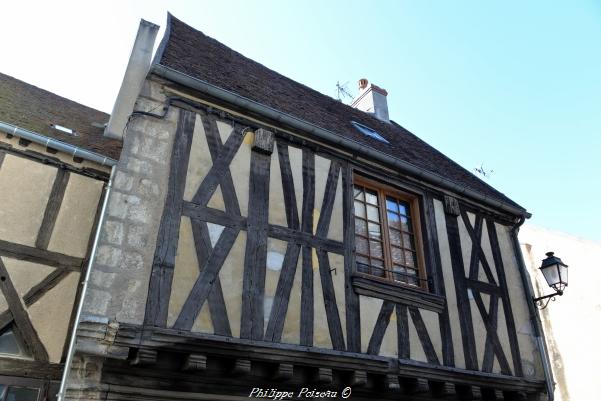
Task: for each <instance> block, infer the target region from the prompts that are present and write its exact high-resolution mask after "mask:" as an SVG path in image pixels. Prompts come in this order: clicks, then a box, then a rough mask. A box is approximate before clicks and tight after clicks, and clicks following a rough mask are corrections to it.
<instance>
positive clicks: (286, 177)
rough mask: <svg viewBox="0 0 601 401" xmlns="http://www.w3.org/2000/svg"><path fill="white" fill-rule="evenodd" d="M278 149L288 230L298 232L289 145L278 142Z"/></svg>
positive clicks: (298, 225) (298, 223) (298, 224)
mask: <svg viewBox="0 0 601 401" xmlns="http://www.w3.org/2000/svg"><path fill="white" fill-rule="evenodd" d="M277 149H278V158H279V162H280V175H281V177H282V190H283V192H284V207H285V209H286V221H287V223H288V228H291V229H293V230H298V229H299V228H300V222H299V218H298V206H297V204H296V192H295V189H294V179H293V178H292V168H291V167H290V156H289V155H288V145H286V144H284V143H282V142H279V141H278V142H277Z"/></svg>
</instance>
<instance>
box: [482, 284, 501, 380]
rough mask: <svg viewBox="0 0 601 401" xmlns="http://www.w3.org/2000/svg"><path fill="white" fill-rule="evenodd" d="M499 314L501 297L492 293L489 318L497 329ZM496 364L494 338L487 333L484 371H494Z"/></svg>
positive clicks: (483, 362) (483, 363)
mask: <svg viewBox="0 0 601 401" xmlns="http://www.w3.org/2000/svg"><path fill="white" fill-rule="evenodd" d="M498 314H499V297H498V296H497V295H494V294H491V295H490V302H489V307H488V316H487V317H488V320H489V321H490V325H491V327H492V328H493V329H494V330H495V331H496V330H497V324H498ZM493 365H494V351H493V346H492V340H491V338H490V334H488V333H486V344H485V345H484V358H483V360H482V371H484V372H489V373H490V372H492V369H493Z"/></svg>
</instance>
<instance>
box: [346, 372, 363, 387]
mask: <svg viewBox="0 0 601 401" xmlns="http://www.w3.org/2000/svg"><path fill="white" fill-rule="evenodd" d="M350 384H351V386H353V387H363V386H365V385H366V384H367V372H366V371H364V370H355V371H353V372H351V380H350Z"/></svg>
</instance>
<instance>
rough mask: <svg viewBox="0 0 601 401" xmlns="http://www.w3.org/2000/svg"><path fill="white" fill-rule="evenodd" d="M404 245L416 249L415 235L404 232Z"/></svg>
mask: <svg viewBox="0 0 601 401" xmlns="http://www.w3.org/2000/svg"><path fill="white" fill-rule="evenodd" d="M403 246H404V247H405V248H408V249H412V250H414V249H415V245H414V244H413V236H412V235H411V234H407V233H403Z"/></svg>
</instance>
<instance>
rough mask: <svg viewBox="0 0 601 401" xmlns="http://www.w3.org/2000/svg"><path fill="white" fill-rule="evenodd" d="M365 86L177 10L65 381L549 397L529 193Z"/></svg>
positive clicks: (195, 393)
mask: <svg viewBox="0 0 601 401" xmlns="http://www.w3.org/2000/svg"><path fill="white" fill-rule="evenodd" d="M142 36H143V35H142ZM140 37H141V36H140V35H139V38H140ZM148 47H150V48H152V44H150V46H148V43H147V44H146V48H148ZM136 54H137V52H136V48H135V47H134V51H133V53H132V60H133V57H134V55H136ZM141 59H143V58H141ZM134 64H135V63H134V62H130V67H132V68H134V67H133V66H134ZM307 64H310V61H308V62H307ZM138 67H140V66H139V65H138ZM142 67H143V66H142ZM147 68H148V67H147ZM142 70H143V68H142ZM127 76H129V77H130V79H132V78H131V77H134V76H136V74H135V73H133V72H132V73H131V74H128V73H126V77H127ZM128 84H129V86H133V87H136V85H132V82H129V83H128ZM360 85H361V92H360V96H359V97H358V98H357V99H356V101H355V102H354V103H353V106H354V107H351V106H348V105H345V104H343V103H341V102H339V101H336V100H334V99H332V98H330V97H328V96H325V95H322V94H321V93H318V92H316V91H314V90H312V89H310V88H308V87H306V86H304V85H301V84H299V83H297V82H295V81H293V80H291V79H289V78H287V77H284V76H282V75H280V74H278V73H277V72H275V71H272V70H270V69H268V68H266V67H265V66H263V65H261V64H259V63H257V62H255V61H253V60H250V59H248V58H246V57H244V56H243V55H241V54H239V53H237V52H235V51H234V50H232V49H229V48H228V47H226V46H224V45H223V44H221V43H219V42H218V41H216V40H214V39H212V38H209V37H207V36H205V35H204V34H203V33H201V32H199V31H197V30H195V29H194V28H192V27H190V26H188V25H186V24H184V23H183V22H181V21H179V20H177V19H176V18H174V17H171V16H170V17H169V19H168V24H167V29H166V33H165V36H164V37H163V39H162V42H161V44H160V46H159V48H158V51H157V54H156V55H155V57H154V61H153V62H152V65H151V66H150V70H149V72H148V74H143V75H142V76H141V80H140V85H139V87H141V88H142V89H141V91H140V92H139V93H135V96H134V99H135V100H136V102H135V105H133V104H132V107H133V109H129V110H128V109H127V102H123V104H122V105H120V104H119V102H118V104H117V105H116V110H117V111H118V112H119V113H121V114H126V115H128V118H127V119H126V122H127V123H126V124H124V125H123V126H119V124H115V126H113V127H112V128H111V124H109V129H107V131H106V134H107V135H109V136H111V137H117V138H121V139H122V140H123V152H122V157H121V159H120V161H119V163H118V164H117V166H116V167H115V175H114V176H113V192H112V193H111V195H110V199H109V202H108V207H107V213H106V220H105V223H104V225H103V227H102V230H101V231H102V232H101V235H100V239H99V243H98V249H97V258H96V260H95V263H94V264H93V270H92V272H91V279H90V283H89V285H90V288H89V292H88V295H87V296H86V298H85V304H84V309H83V311H84V314H83V315H82V319H81V323H80V325H79V327H78V330H77V336H78V345H77V353H76V358H75V360H74V364H73V367H72V370H71V377H70V379H69V382H68V388H69V391H68V393H67V398H68V399H82V400H83V399H85V400H88V399H103V400H104V399H108V400H174V399H178V400H180V399H181V400H199V399H206V400H217V399H220V400H235V399H240V400H242V399H247V398H248V397H249V395H250V396H251V397H255V398H259V393H257V392H254V393H253V392H252V391H253V389H256V388H258V389H263V390H269V389H278V390H279V391H292V392H294V394H295V397H298V395H299V394H298V393H299V391H300V390H301V389H302V388H308V389H311V390H312V389H317V390H319V391H328V390H329V391H337V392H338V399H340V397H341V395H342V394H341V392H342V391H343V389H345V388H346V387H350V389H351V391H352V395H351V396H350V398H351V399H356V400H361V399H378V400H388V399H390V400H392V399H403V400H410V399H411V400H413V399H415V400H434V399H447V400H463V399H483V400H518V399H529V400H537V399H543V398H545V397H547V396H548V393H549V391H550V389H552V386H551V384H552V378H551V377H550V375H549V373H548V372H549V371H548V369H547V367H548V365H547V363H548V361H547V357H546V355H545V350H544V347H543V345H542V344H543V342H542V340H541V336H542V333H541V332H540V327H539V324H538V320H537V319H538V318H537V315H536V312H535V310H534V308H533V305H532V304H531V300H530V295H529V294H530V291H531V288H530V284H529V282H528V276H527V273H526V271H525V269H524V265H523V261H522V257H521V255H520V251H519V244H518V243H517V236H516V235H517V234H516V233H517V229H518V228H519V226H520V225H521V223H522V222H523V221H524V219H525V218H527V217H529V214H528V212H527V211H526V210H525V209H524V208H523V207H521V206H519V205H518V204H516V203H515V202H513V201H512V200H511V199H509V198H507V197H506V196H505V195H503V194H502V193H500V192H498V191H497V190H495V189H494V188H492V187H491V186H489V185H487V184H486V183H484V182H483V181H481V180H479V179H478V178H477V177H475V176H474V175H473V174H471V173H470V172H468V171H466V170H465V169H463V168H461V167H460V166H459V165H458V164H456V163H454V162H453V161H452V160H450V159H449V158H447V157H446V156H444V155H443V154H442V153H440V152H439V151H437V150H436V149H434V148H432V147H431V146H429V145H428V144H426V143H425V142H424V141H422V140H421V139H419V137H417V136H416V135H414V134H412V133H410V132H409V131H407V130H406V129H404V128H403V127H402V126H401V125H399V124H397V123H396V122H394V121H393V120H391V119H389V116H388V110H387V109H386V91H384V90H383V89H381V88H379V87H377V86H375V85H371V84H370V83H369V82H367V81H366V80H362V81H361V82H360ZM126 97H127V96H124V98H126ZM305 395H306V394H305ZM317 398H319V397H317ZM300 399H304V398H303V397H302V396H301V397H300Z"/></svg>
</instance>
